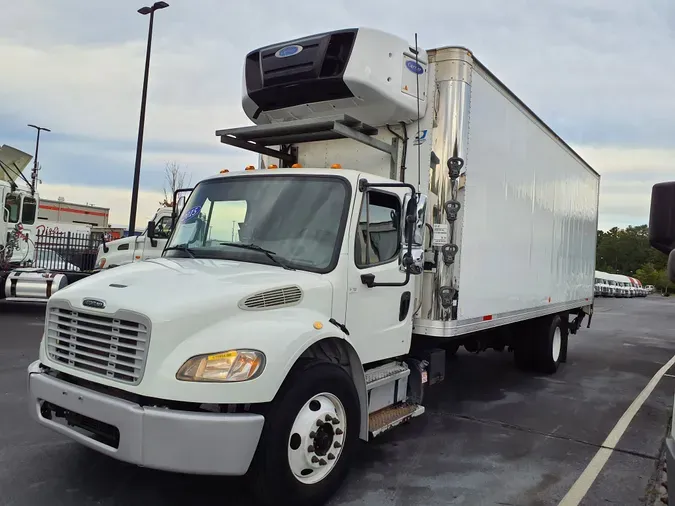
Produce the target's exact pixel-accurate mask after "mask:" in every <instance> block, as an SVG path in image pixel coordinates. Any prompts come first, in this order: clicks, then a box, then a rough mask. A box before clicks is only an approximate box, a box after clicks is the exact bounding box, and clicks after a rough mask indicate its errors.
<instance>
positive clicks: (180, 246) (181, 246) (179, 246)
mask: <svg viewBox="0 0 675 506" xmlns="http://www.w3.org/2000/svg"><path fill="white" fill-rule="evenodd" d="M170 250H178V251H184V252H185V253H187V254H188V255H190V258H197V257H196V256H195V254H194V253H193V252H192V250H191V249H190V248H188V247H187V244H177V245H176V246H171V247H169V248H166V250H165V251H170Z"/></svg>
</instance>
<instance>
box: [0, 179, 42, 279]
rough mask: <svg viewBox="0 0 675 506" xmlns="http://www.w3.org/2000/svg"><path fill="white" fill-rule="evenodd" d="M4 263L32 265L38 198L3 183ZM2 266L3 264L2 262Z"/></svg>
mask: <svg viewBox="0 0 675 506" xmlns="http://www.w3.org/2000/svg"><path fill="white" fill-rule="evenodd" d="M0 201H1V202H2V204H3V207H2V217H1V218H0V260H3V259H4V262H5V263H7V264H9V265H13V266H20V265H26V264H30V263H31V262H32V260H33V255H34V251H35V248H34V243H33V240H34V237H33V236H34V233H33V232H34V227H35V221H36V219H37V209H38V197H37V195H32V194H31V192H29V191H27V190H23V189H19V188H17V187H16V186H15V185H13V184H10V183H8V182H6V181H2V180H0ZM0 263H2V262H0Z"/></svg>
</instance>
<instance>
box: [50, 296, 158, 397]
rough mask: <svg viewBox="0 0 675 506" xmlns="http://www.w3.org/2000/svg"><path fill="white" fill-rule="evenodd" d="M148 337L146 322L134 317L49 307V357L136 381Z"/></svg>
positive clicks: (125, 381)
mask: <svg viewBox="0 0 675 506" xmlns="http://www.w3.org/2000/svg"><path fill="white" fill-rule="evenodd" d="M149 337H150V336H149V333H148V326H147V325H144V324H142V323H139V322H136V321H131V320H127V319H120V318H115V317H111V316H102V315H99V314H91V313H87V312H82V311H73V310H70V309H63V308H56V307H52V308H50V309H49V320H48V322H47V335H46V346H47V354H48V355H49V358H51V359H52V360H54V361H56V362H60V363H62V364H65V365H68V366H70V367H73V368H75V369H80V370H83V371H87V372H89V373H91V374H96V375H99V376H104V377H106V378H109V379H113V380H117V381H121V382H123V383H130V384H137V383H139V382H140V380H141V377H142V376H143V370H144V368H145V360H146V357H147V351H148V339H149Z"/></svg>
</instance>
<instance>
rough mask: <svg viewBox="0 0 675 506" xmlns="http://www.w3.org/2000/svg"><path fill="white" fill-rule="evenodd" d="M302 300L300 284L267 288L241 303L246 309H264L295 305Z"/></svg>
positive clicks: (240, 305) (242, 307)
mask: <svg viewBox="0 0 675 506" xmlns="http://www.w3.org/2000/svg"><path fill="white" fill-rule="evenodd" d="M301 300H302V290H301V289H300V287H299V286H295V285H292V286H285V287H282V288H275V289H274V290H265V291H263V292H258V293H255V294H253V295H250V296H248V297H247V298H245V299H243V300H242V301H241V302H240V303H239V307H240V308H241V309H244V310H254V311H255V310H263V309H272V308H279V307H286V306H294V305H296V304H298V303H299V302H300V301H301Z"/></svg>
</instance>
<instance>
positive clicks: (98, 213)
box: [38, 199, 110, 228]
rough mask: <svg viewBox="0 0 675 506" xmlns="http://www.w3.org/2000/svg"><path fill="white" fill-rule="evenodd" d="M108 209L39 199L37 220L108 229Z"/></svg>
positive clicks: (60, 200)
mask: <svg viewBox="0 0 675 506" xmlns="http://www.w3.org/2000/svg"><path fill="white" fill-rule="evenodd" d="M109 215H110V209H109V208H107V207H97V206H93V205H89V204H74V203H72V202H66V201H65V200H62V199H59V200H47V199H40V209H39V210H38V220H42V221H50V222H59V223H73V224H78V225H91V226H92V227H95V228H108V226H109V224H108V217H109Z"/></svg>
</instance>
